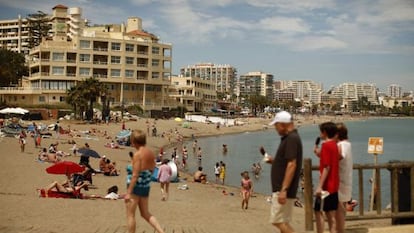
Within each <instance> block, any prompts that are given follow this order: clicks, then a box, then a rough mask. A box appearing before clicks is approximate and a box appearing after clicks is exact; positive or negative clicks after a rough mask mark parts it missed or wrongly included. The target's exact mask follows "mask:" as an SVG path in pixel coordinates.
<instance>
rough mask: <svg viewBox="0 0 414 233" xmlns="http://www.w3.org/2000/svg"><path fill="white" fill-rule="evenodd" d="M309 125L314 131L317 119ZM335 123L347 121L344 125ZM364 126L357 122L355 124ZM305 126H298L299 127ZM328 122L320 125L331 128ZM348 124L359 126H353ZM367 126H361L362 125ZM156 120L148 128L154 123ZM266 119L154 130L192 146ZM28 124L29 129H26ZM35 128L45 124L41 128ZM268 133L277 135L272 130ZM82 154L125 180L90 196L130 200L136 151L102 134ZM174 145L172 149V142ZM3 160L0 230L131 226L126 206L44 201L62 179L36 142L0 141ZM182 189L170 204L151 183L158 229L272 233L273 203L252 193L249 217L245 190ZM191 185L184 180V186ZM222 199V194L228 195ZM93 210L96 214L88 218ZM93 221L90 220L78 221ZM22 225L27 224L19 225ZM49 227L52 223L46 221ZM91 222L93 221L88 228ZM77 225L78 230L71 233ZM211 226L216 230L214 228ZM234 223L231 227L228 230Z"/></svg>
mask: <svg viewBox="0 0 414 233" xmlns="http://www.w3.org/2000/svg"><path fill="white" fill-rule="evenodd" d="M310 119H311V120H310V121H306V124H310V125H312V124H313V119H312V118H311V117H310ZM331 119H332V120H346V119H344V118H341V119H337V118H336V119H335V118H331ZM358 119H360V118H358ZM298 120H300V119H298ZM326 120H328V118H325V117H321V118H318V119H317V121H316V122H317V123H319V122H320V121H326ZM351 120H356V119H355V118H353V119H351ZM362 120H363V119H362ZM145 121H146V119H139V120H138V121H129V122H126V128H127V129H128V128H131V129H144V130H145V129H146V124H145ZM153 121H154V120H151V122H153ZM41 122H42V123H44V124H51V123H54V122H55V121H41ZM268 122H270V120H269V119H250V120H249V124H246V125H244V126H236V127H222V128H220V131H219V132H217V129H216V128H215V125H214V124H204V123H193V122H191V123H190V125H191V126H192V129H187V128H182V127H181V123H178V122H175V121H174V120H157V122H156V125H157V127H158V128H159V129H160V130H159V132H162V131H169V130H174V129H175V128H177V129H178V130H179V131H180V133H182V134H183V136H184V139H185V142H183V143H188V142H189V141H191V134H194V135H195V136H196V138H202V137H211V136H221V135H227V134H231V133H236V134H237V133H243V132H246V131H249V132H252V131H260V130H263V125H267V123H268ZM27 123H31V122H27ZM36 123H40V122H39V121H36ZM60 124H61V125H62V126H63V127H64V129H66V128H67V127H68V126H69V125H70V126H71V129H77V130H90V129H92V128H94V129H96V131H97V132H98V131H100V132H103V131H107V133H108V135H110V136H112V137H114V136H115V135H116V134H117V133H118V132H119V131H120V130H121V123H117V124H115V123H111V124H109V125H106V124H101V125H90V124H78V123H77V122H74V121H61V122H60ZM301 125H302V126H304V125H305V120H301ZM268 130H272V129H271V128H268ZM68 139H72V138H69V137H68V136H67V135H61V137H60V139H56V138H55V135H54V133H53V134H52V137H51V138H44V139H43V140H42V145H43V146H48V145H49V144H50V143H54V142H56V141H58V142H59V150H63V151H65V152H68V151H69V149H70V147H71V145H70V144H67V140H68ZM74 140H76V142H77V144H78V147H81V146H82V145H83V144H84V143H85V142H88V144H90V146H91V148H92V149H94V150H96V151H97V152H98V153H99V154H100V155H101V156H102V155H106V157H107V158H110V159H111V161H116V162H117V169H119V170H120V173H121V174H120V176H114V177H106V176H103V175H102V174H96V175H95V176H93V184H94V186H95V188H93V189H89V191H87V192H86V191H84V192H83V193H85V194H87V195H105V194H106V189H107V188H109V187H111V186H112V185H117V186H118V187H119V189H120V193H121V194H122V193H124V192H125V187H124V184H125V170H124V169H125V167H126V165H127V164H128V163H129V157H128V152H129V151H130V150H132V149H133V148H131V147H123V149H110V148H107V147H104V144H105V143H106V142H110V139H105V138H103V137H102V136H101V134H99V133H97V139H96V140H92V139H88V138H79V139H77V138H74ZM172 141H174V142H175V139H173V140H172ZM168 145H170V144H169V143H168V140H167V139H166V138H160V137H148V146H149V147H151V149H152V150H154V151H155V152H158V150H159V148H160V147H162V146H165V148H166V147H167V146H168ZM0 146H1V148H2V149H1V150H0V156H2V162H3V165H4V166H3V168H2V169H0V187H1V190H2V191H1V192H0V205H1V206H2V208H1V209H0V229H2V230H1V231H4V232H50V231H51V230H52V229H53V231H55V232H62V233H69V232H125V229H126V219H125V207H124V203H123V201H122V200H117V201H107V200H102V199H96V200H79V199H64V198H39V197H38V195H37V193H36V189H37V188H44V187H46V186H47V185H48V184H50V183H51V182H53V181H62V180H63V179H64V176H63V175H51V174H47V173H46V172H45V169H46V168H47V167H49V166H50V165H51V164H50V163H39V162H37V161H36V158H37V155H38V151H39V149H40V148H34V143H33V139H28V140H27V144H26V150H25V152H24V153H21V152H20V149H19V144H18V140H17V139H16V138H0ZM79 158H80V157H79V156H73V155H72V156H68V157H65V158H64V159H65V160H68V161H73V162H78V161H79ZM91 165H92V167H94V168H96V167H98V160H97V159H91ZM180 173H181V176H182V178H183V179H182V182H179V183H171V185H170V198H169V200H168V201H167V202H162V201H160V200H161V193H160V190H159V184H158V183H156V182H152V183H151V194H150V211H151V212H152V213H153V214H154V216H156V217H157V219H158V220H159V221H160V223H161V224H162V225H163V226H165V228H166V229H170V230H168V231H169V232H171V231H172V230H171V229H173V230H175V232H179V231H180V230H181V232H182V231H185V232H218V233H228V232H240V233H250V232H272V231H274V228H273V227H272V226H271V225H270V224H268V221H267V219H268V217H269V216H268V215H269V203H268V202H267V200H266V195H263V194H260V193H255V195H256V197H253V198H252V199H251V200H250V204H249V209H248V210H241V208H240V203H241V199H240V197H239V191H240V189H239V188H238V187H237V186H236V187H234V186H230V185H221V184H215V182H214V181H213V182H211V181H210V180H209V182H210V183H209V184H207V185H204V184H199V183H194V182H192V175H191V174H188V173H187V174H185V173H184V172H182V171H180ZM184 178H186V179H184ZM183 184H187V185H188V189H187V190H181V189H179V188H180V186H181V185H183ZM223 191H224V192H223ZM91 210H94V211H91ZM138 215H139V214H137V217H136V219H137V230H138V232H143V231H145V232H152V229H151V227H149V225H148V224H147V223H146V222H145V221H143V220H142V219H141V218H139V217H138ZM79 216H90V217H92V218H90V217H79ZM294 216H295V217H294V219H293V223H292V224H293V225H294V226H295V229H296V230H297V231H298V232H304V229H305V228H304V221H303V220H304V210H303V209H302V208H294ZM21 219H24V221H21ZM50 219H52V220H53V221H49V220H50ZM91 219H92V220H91ZM73 221H76V225H77V226H79V228H78V229H77V230H75V231H73ZM211 223H214V224H211ZM229 223H231V224H229ZM358 224H360V222H350V223H349V224H347V226H349V227H352V226H357V227H358V226H361V225H358ZM363 226H364V227H365V226H369V227H374V226H377V227H378V226H379V227H381V226H389V223H388V221H368V222H366V223H365V222H364V225H363Z"/></svg>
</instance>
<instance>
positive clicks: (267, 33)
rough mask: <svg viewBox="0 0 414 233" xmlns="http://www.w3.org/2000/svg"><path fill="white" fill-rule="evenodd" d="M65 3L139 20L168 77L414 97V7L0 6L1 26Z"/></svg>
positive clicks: (142, 1) (382, 2)
mask: <svg viewBox="0 0 414 233" xmlns="http://www.w3.org/2000/svg"><path fill="white" fill-rule="evenodd" d="M57 4H63V5H66V6H68V7H81V8H82V9H83V17H84V18H87V19H88V20H90V22H91V24H92V25H93V24H120V23H122V22H126V20H127V18H128V17H130V16H138V17H140V18H141V19H142V21H143V28H144V30H146V31H149V32H151V33H154V34H155V35H157V36H159V37H160V40H161V41H162V42H166V43H171V44H172V45H173V50H172V56H173V64H172V67H173V73H174V74H179V70H180V68H181V67H185V66H187V65H192V64H196V63H200V62H211V63H214V64H230V65H232V66H234V67H235V68H237V71H238V75H242V74H245V73H247V72H250V71H262V72H266V73H270V74H273V75H274V77H275V80H313V81H315V82H318V83H322V84H323V87H324V89H325V90H327V89H329V88H330V87H331V86H337V85H339V84H341V83H344V82H360V83H375V84H376V85H377V87H378V88H379V89H380V90H381V91H385V90H386V87H387V86H388V85H390V84H398V85H401V86H402V87H403V91H411V90H414V0H346V1H343V0H118V1H113V0H60V1H51V0H30V1H27V0H26V1H25V0H0V19H11V18H16V17H17V15H18V14H20V15H22V17H24V16H26V15H27V14H29V13H33V12H37V11H38V10H41V11H43V12H45V13H50V12H51V11H52V8H53V6H55V5H57Z"/></svg>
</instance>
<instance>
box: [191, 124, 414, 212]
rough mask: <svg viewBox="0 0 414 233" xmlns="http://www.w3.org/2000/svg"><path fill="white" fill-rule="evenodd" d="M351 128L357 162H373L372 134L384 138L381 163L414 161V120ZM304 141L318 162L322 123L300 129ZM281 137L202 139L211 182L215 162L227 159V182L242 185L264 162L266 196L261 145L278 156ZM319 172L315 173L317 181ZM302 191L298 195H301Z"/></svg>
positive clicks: (257, 182) (268, 133) (259, 188)
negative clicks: (246, 173) (255, 166)
mask: <svg viewBox="0 0 414 233" xmlns="http://www.w3.org/2000/svg"><path fill="white" fill-rule="evenodd" d="M345 124H346V126H347V127H348V136H349V140H350V141H351V143H352V152H353V160H354V163H360V164H364V163H373V161H374V157H373V155H370V154H368V153H367V150H368V138H369V137H383V138H384V153H383V154H382V155H378V163H387V162H389V161H391V160H402V161H414V143H413V142H414V140H413V138H414V119H412V118H411V119H368V120H362V121H349V122H345ZM298 131H299V134H300V136H301V138H302V142H303V151H304V152H303V157H304V158H311V159H312V164H313V165H318V164H319V162H318V158H317V157H316V156H315V155H314V154H313V145H314V142H315V138H316V137H317V136H319V128H318V125H308V126H302V127H299V128H298ZM279 142H280V137H279V136H278V135H277V133H276V132H275V130H273V129H268V130H265V131H258V132H245V133H241V134H235V135H225V136H216V137H208V138H200V139H199V140H198V145H199V146H200V147H201V148H202V151H203V153H202V154H203V158H202V167H203V170H204V172H205V173H206V174H207V175H208V180H209V182H215V179H214V165H215V163H216V162H219V161H223V162H224V163H225V164H226V180H225V184H227V185H231V186H238V187H239V186H240V180H241V176H240V173H241V172H243V171H245V170H246V171H249V172H250V171H251V166H252V165H253V163H258V162H260V163H261V166H262V168H263V169H262V172H261V174H260V177H259V178H258V179H256V178H255V177H254V176H253V174H252V173H250V174H251V179H252V180H253V185H254V191H255V192H258V193H262V194H265V195H269V194H271V185H270V165H269V164H265V163H263V160H262V159H263V157H262V155H261V154H260V152H259V147H260V146H263V147H264V148H265V149H266V152H267V153H269V154H270V155H272V156H273V155H274V154H275V152H276V149H277V146H278V145H279ZM191 143H192V142H189V143H188V144H187V148H188V149H189V152H190V153H189V160H188V162H189V163H188V164H189V170H190V171H191V172H193V171H195V169H196V167H197V166H198V165H197V159H196V157H195V155H193V153H192V152H191V149H192V146H191ZM223 144H226V145H227V148H228V152H227V153H226V154H224V153H223V150H222V146H223ZM318 176H319V174H318V172H316V171H315V172H314V173H313V180H314V181H313V183H314V185H316V184H317V179H318ZM371 176H372V171H371V170H365V172H364V194H365V201H364V202H365V206H368V203H369V201H368V200H369V199H368V198H369V197H368V196H369V194H370V191H371V186H370V183H369V179H370V178H371ZM381 177H382V179H381V187H382V206H383V207H384V208H385V206H386V205H387V204H388V203H390V201H391V200H390V190H391V188H390V172H389V171H387V170H381ZM301 195H302V194H301V192H300V191H299V193H298V196H299V197H301ZM353 198H355V199H358V174H357V171H356V170H355V171H354V176H353Z"/></svg>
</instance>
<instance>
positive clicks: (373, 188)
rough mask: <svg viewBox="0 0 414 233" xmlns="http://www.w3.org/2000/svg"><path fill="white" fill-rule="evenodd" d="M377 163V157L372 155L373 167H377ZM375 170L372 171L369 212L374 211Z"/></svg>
mask: <svg viewBox="0 0 414 233" xmlns="http://www.w3.org/2000/svg"><path fill="white" fill-rule="evenodd" d="M377 161H378V155H377V154H374V165H377ZM376 171H377V170H376V169H373V170H372V178H371V179H372V183H371V196H370V200H369V211H373V210H374V199H375V196H376V195H375V189H376V187H375V185H376V183H377V181H376V175H375V173H376Z"/></svg>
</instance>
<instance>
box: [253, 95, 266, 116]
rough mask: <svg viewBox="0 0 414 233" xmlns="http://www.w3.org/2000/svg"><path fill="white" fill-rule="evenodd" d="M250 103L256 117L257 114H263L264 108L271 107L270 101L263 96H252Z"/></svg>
mask: <svg viewBox="0 0 414 233" xmlns="http://www.w3.org/2000/svg"><path fill="white" fill-rule="evenodd" d="M249 102H250V106H251V107H252V110H253V113H254V115H255V116H256V115H257V112H263V110H264V108H265V107H266V106H268V105H270V101H269V100H268V99H267V98H266V97H265V96H262V95H251V96H250V98H249Z"/></svg>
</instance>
